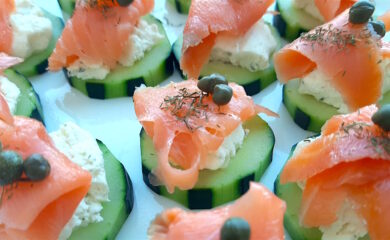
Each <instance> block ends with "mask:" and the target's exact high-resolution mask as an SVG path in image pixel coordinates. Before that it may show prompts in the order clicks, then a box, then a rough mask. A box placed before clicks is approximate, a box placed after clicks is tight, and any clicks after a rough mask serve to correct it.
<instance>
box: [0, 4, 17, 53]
mask: <svg viewBox="0 0 390 240" xmlns="http://www.w3.org/2000/svg"><path fill="white" fill-rule="evenodd" d="M0 6H1V7H0V52H5V53H8V54H10V53H11V50H12V39H13V32H12V28H11V24H10V21H9V17H10V15H11V13H12V12H13V11H14V10H15V3H14V0H0Z"/></svg>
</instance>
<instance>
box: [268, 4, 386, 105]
mask: <svg viewBox="0 0 390 240" xmlns="http://www.w3.org/2000/svg"><path fill="white" fill-rule="evenodd" d="M348 17H349V12H348V10H346V11H344V12H343V13H342V14H341V15H339V16H338V17H336V18H335V19H334V20H332V21H331V22H329V23H326V24H325V25H322V26H319V27H317V28H315V29H313V30H312V31H310V32H309V33H307V34H304V35H303V36H301V37H300V38H299V39H297V40H295V41H294V42H292V43H291V44H289V45H287V46H285V47H284V48H283V49H282V50H281V51H280V52H278V53H276V54H275V58H274V62H275V70H276V73H277V76H278V79H279V80H280V81H281V82H283V83H286V82H287V81H289V80H292V79H295V78H302V77H304V76H305V75H306V74H308V73H310V72H311V71H313V70H314V69H316V68H317V69H318V70H319V71H321V72H323V73H324V74H325V75H326V76H328V77H329V79H331V84H332V85H333V87H335V88H336V90H338V91H339V92H340V93H341V95H342V97H343V98H344V101H345V102H346V104H347V106H348V107H349V109H350V110H351V111H355V110H357V109H358V108H360V107H364V106H367V105H370V104H373V103H376V102H377V101H378V100H379V98H380V97H381V88H382V82H383V79H382V78H383V73H382V70H381V67H380V65H379V63H380V62H381V61H382V60H383V58H385V57H389V56H388V50H389V48H388V45H387V43H385V42H383V41H382V40H381V39H379V38H378V37H377V36H374V34H372V33H371V32H370V30H369V28H368V25H367V24H351V23H349V22H348Z"/></svg>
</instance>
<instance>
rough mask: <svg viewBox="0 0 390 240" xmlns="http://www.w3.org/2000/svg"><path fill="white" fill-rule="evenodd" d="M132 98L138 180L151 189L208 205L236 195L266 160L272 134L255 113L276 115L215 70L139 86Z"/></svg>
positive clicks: (198, 206) (192, 204)
mask: <svg viewBox="0 0 390 240" xmlns="http://www.w3.org/2000/svg"><path fill="white" fill-rule="evenodd" d="M133 99H134V108H135V112H136V114H137V117H138V120H139V121H140V123H141V124H142V126H143V129H142V130H141V133H140V138H141V142H140V144H141V158H142V173H143V178H144V181H145V183H146V185H147V186H148V187H149V188H150V189H151V190H153V191H154V192H155V193H157V194H160V195H162V196H165V197H167V198H170V199H172V200H174V201H177V202H179V203H181V204H183V205H184V206H186V207H188V208H191V209H208V208H212V207H215V206H218V205H221V204H224V203H226V202H229V201H232V200H234V199H237V198H238V197H240V196H241V195H242V194H244V193H245V192H246V191H247V190H248V188H249V182H250V181H259V180H260V177H261V176H262V174H263V173H264V171H265V170H266V168H267V166H268V165H269V164H270V162H271V159H272V151H273V147H274V143H275V139H274V135H273V132H272V130H271V128H270V127H269V126H268V124H267V123H266V122H265V121H263V120H262V119H261V118H260V117H259V116H257V114H258V113H261V112H263V113H266V114H268V115H271V116H275V115H276V114H275V113H273V112H271V111H269V110H268V109H265V108H263V107H261V106H259V105H256V104H254V102H253V100H252V99H251V98H250V97H249V96H247V95H246V94H245V91H244V89H243V88H242V87H241V86H239V85H237V84H235V83H229V84H228V83H227V81H226V79H224V78H223V77H222V76H219V75H211V76H209V77H207V78H204V79H202V80H200V81H197V80H194V79H189V80H187V81H183V82H180V83H171V84H169V85H167V86H165V87H156V88H151V87H141V88H138V89H137V90H136V92H135V94H134V98H133ZM175 188H176V189H175Z"/></svg>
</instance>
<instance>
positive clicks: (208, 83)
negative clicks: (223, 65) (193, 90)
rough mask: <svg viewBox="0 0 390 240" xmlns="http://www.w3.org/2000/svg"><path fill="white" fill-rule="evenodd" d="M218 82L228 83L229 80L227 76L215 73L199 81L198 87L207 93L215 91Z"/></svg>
mask: <svg viewBox="0 0 390 240" xmlns="http://www.w3.org/2000/svg"><path fill="white" fill-rule="evenodd" d="M217 84H225V85H227V84H228V82H227V80H226V78H225V77H224V76H222V75H219V74H216V73H213V74H211V75H209V76H205V77H202V78H201V79H200V80H199V81H198V88H199V89H200V90H202V91H203V92H206V93H213V92H214V87H215V85H217Z"/></svg>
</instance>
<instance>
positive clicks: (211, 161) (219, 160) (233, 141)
mask: <svg viewBox="0 0 390 240" xmlns="http://www.w3.org/2000/svg"><path fill="white" fill-rule="evenodd" d="M245 135H246V132H245V130H244V128H243V126H242V124H240V125H239V126H238V127H237V128H236V129H235V130H234V131H233V132H232V133H231V134H230V135H229V136H227V137H226V138H225V139H224V141H223V143H222V144H221V146H220V147H219V148H218V151H216V152H212V153H209V154H208V156H207V160H206V161H204V164H201V166H200V169H211V170H217V169H220V168H225V167H227V166H228V165H229V161H230V159H231V158H233V157H234V156H235V155H236V153H237V150H238V149H239V148H240V147H241V146H242V144H243V143H244V138H245Z"/></svg>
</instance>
